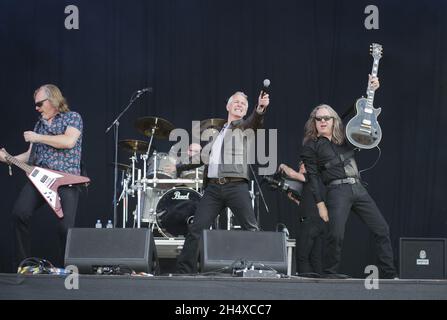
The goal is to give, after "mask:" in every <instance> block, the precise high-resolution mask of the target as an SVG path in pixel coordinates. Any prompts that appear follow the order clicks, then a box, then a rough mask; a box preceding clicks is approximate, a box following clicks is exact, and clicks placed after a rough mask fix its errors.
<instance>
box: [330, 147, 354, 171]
mask: <svg viewBox="0 0 447 320" xmlns="http://www.w3.org/2000/svg"><path fill="white" fill-rule="evenodd" d="M334 152H335V150H334ZM354 154H355V153H354V150H351V151H348V152H346V153H343V154H339V155H338V157H336V158H334V159H332V160H331V161H329V162H326V163H325V164H324V168H325V169H326V170H327V169H329V168H332V167H333V166H336V165H338V164H340V163H343V165H344V166H346V164H347V163H349V162H350V159H351V158H354Z"/></svg>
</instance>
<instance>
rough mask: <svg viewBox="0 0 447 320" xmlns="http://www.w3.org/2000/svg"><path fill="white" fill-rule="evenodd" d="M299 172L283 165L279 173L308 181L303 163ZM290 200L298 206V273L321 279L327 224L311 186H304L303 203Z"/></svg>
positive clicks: (290, 195) (291, 197)
mask: <svg viewBox="0 0 447 320" xmlns="http://www.w3.org/2000/svg"><path fill="white" fill-rule="evenodd" d="M299 168H300V169H299V172H296V171H295V170H293V169H292V168H290V167H289V166H287V165H285V164H281V165H280V166H279V171H282V172H284V173H285V174H286V175H287V176H288V177H290V178H293V179H295V180H300V181H303V182H305V181H307V179H306V175H307V174H306V168H305V167H304V164H303V163H302V162H301V163H300V165H299ZM289 198H290V199H291V200H292V201H294V202H295V203H296V204H297V205H299V206H298V228H297V235H296V250H295V252H296V271H297V275H298V276H303V277H320V275H321V274H322V273H323V244H324V235H325V230H326V228H325V226H326V225H325V223H324V221H323V220H322V219H321V218H320V216H319V215H318V209H317V206H316V205H315V201H314V200H313V196H312V191H311V189H310V184H308V183H305V184H304V186H303V195H302V199H301V201H298V200H296V199H294V198H293V196H292V194H291V193H290V194H289Z"/></svg>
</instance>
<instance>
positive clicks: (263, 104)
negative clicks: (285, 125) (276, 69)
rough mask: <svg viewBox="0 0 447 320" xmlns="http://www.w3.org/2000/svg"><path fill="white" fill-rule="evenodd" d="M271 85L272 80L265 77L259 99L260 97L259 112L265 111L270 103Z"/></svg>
mask: <svg viewBox="0 0 447 320" xmlns="http://www.w3.org/2000/svg"><path fill="white" fill-rule="evenodd" d="M269 86H270V80H269V79H265V80H264V82H263V88H262V90H261V93H260V94H259V99H258V107H257V111H258V112H259V113H264V112H265V110H266V109H267V107H268V105H269V104H270V98H269V94H268V88H269Z"/></svg>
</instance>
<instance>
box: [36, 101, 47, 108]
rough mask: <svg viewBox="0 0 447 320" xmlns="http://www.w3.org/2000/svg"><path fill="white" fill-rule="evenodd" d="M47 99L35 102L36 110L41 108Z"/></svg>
mask: <svg viewBox="0 0 447 320" xmlns="http://www.w3.org/2000/svg"><path fill="white" fill-rule="evenodd" d="M47 100H48V99H45V100H42V101H39V102H36V107H38V108H41V107H42V105H43V103H44V102H45V101H47Z"/></svg>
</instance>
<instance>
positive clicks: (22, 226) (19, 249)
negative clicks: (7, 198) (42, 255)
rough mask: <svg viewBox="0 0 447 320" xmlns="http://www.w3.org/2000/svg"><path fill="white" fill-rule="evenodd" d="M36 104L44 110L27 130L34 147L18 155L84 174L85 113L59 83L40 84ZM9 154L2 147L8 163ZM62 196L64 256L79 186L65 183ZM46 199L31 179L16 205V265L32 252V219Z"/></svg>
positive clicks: (1, 155) (38, 163)
mask: <svg viewBox="0 0 447 320" xmlns="http://www.w3.org/2000/svg"><path fill="white" fill-rule="evenodd" d="M34 104H35V106H36V111H37V112H39V114H40V117H39V120H38V121H37V123H36V125H35V127H34V130H33V131H26V132H24V133H23V137H24V139H25V141H26V142H29V143H30V147H29V149H28V151H26V152H25V153H22V154H20V155H18V156H16V157H15V158H16V159H17V160H18V161H20V162H26V163H27V164H29V165H31V166H37V167H40V168H47V169H51V170H55V171H59V172H64V173H69V174H72V175H80V173H81V171H80V170H81V169H80V164H81V150H82V129H83V123H82V118H81V116H80V115H79V114H78V113H76V112H73V111H70V109H69V107H68V104H67V102H66V100H65V98H64V97H63V95H62V93H61V91H60V90H59V88H58V87H56V86H55V85H51V84H47V85H43V86H41V87H40V88H38V89H37V90H36V91H35V93H34ZM7 156H8V154H7V153H6V150H5V149H1V150H0V161H2V162H5V163H8V162H9V161H8V160H7V159H6V158H7ZM59 197H60V201H61V206H62V208H63V213H64V216H63V218H61V219H58V221H59V238H60V253H61V256H60V258H63V256H64V250H65V242H66V237H67V232H68V229H69V228H72V227H73V226H74V223H75V216H76V210H77V206H78V198H79V189H78V188H77V187H69V186H62V187H60V188H59ZM45 203H46V202H45V200H44V198H43V197H42V194H41V193H40V192H39V191H38V189H37V187H36V186H35V184H33V183H32V182H31V180H30V181H28V182H27V183H26V184H25V186H24V187H23V189H22V191H21V192H20V195H19V197H18V198H17V200H16V202H15V205H14V209H13V224H14V233H15V240H16V251H15V264H16V265H18V264H19V263H20V262H21V261H22V260H23V259H25V258H27V257H30V256H31V243H30V242H31V239H30V220H31V217H32V215H33V214H34V212H35V211H36V210H37V209H38V208H40V207H41V206H43V205H44V204H45ZM55 262H56V263H60V262H62V261H55Z"/></svg>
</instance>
